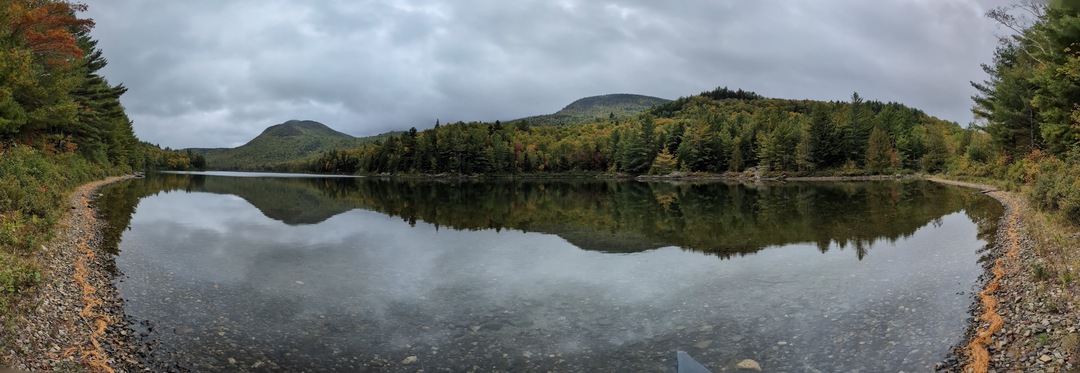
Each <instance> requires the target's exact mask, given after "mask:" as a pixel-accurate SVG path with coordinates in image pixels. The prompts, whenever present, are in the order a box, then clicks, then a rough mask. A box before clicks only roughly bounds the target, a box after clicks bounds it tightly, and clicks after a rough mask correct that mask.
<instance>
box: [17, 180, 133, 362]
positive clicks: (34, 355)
mask: <svg viewBox="0 0 1080 373" xmlns="http://www.w3.org/2000/svg"><path fill="white" fill-rule="evenodd" d="M133 177H135V176H132V175H128V176H119V177H111V178H108V179H105V180H100V181H96V182H92V183H88V184H85V185H83V186H80V187H79V188H78V189H76V190H75V191H74V192H72V193H71V194H70V195H69V196H68V201H67V202H68V206H69V207H70V208H69V209H68V212H67V213H66V214H65V215H64V217H63V218H62V219H61V221H60V222H59V223H58V225H57V226H56V232H57V234H56V236H55V237H54V238H53V239H52V240H51V241H50V242H49V243H48V244H46V245H44V246H42V248H41V250H40V251H39V252H38V253H37V255H38V259H39V261H40V263H41V264H42V281H41V283H40V284H39V285H38V288H37V291H36V292H34V293H31V294H26V295H23V296H22V298H20V299H18V302H17V305H16V306H15V308H14V310H13V311H14V312H11V314H9V315H0V322H3V323H11V324H13V325H14V326H15V329H14V331H15V334H16V335H15V336H14V341H15V343H14V345H13V346H11V348H9V349H8V350H7V351H0V358H2V360H0V361H2V364H0V365H4V366H8V367H11V368H13V369H18V370H24V371H91V372H111V371H137V370H139V369H138V365H137V363H136V360H135V358H134V356H133V351H132V349H129V348H126V347H125V346H127V343H128V340H129V338H128V337H127V336H126V334H127V332H125V330H126V329H125V328H124V321H123V320H124V319H123V308H122V307H121V304H120V301H119V299H118V298H117V292H116V288H115V286H113V284H112V274H111V270H110V268H112V266H113V263H112V260H113V259H112V256H111V255H110V254H108V253H105V252H103V251H102V249H101V245H100V243H101V232H102V224H103V223H102V222H101V221H100V219H98V218H97V216H96V213H95V210H94V208H93V206H92V205H91V204H90V201H91V200H92V199H93V198H94V197H95V196H96V195H97V191H98V190H99V189H100V188H101V187H103V186H105V185H107V184H110V183H114V182H118V181H123V180H127V179H130V178H133Z"/></svg>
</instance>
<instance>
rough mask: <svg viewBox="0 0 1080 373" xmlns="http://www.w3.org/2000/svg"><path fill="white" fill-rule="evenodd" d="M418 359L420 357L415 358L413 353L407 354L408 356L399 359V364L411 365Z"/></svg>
mask: <svg viewBox="0 0 1080 373" xmlns="http://www.w3.org/2000/svg"><path fill="white" fill-rule="evenodd" d="M419 360H420V358H417V357H416V356H415V355H413V356H409V357H406V358H405V360H402V361H401V365H413V364H416V362H417V361H419Z"/></svg>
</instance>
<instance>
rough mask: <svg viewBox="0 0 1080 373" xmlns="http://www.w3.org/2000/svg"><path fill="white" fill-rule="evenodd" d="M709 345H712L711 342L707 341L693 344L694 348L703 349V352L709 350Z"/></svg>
mask: <svg viewBox="0 0 1080 373" xmlns="http://www.w3.org/2000/svg"><path fill="white" fill-rule="evenodd" d="M711 344H712V341H709V340H705V341H701V342H698V343H695V344H694V347H697V348H700V349H703V350H704V349H706V348H709V345H711Z"/></svg>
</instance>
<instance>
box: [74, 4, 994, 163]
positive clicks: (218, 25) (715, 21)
mask: <svg viewBox="0 0 1080 373" xmlns="http://www.w3.org/2000/svg"><path fill="white" fill-rule="evenodd" d="M86 2H87V3H88V5H89V6H90V10H89V11H88V12H87V14H85V16H88V17H91V18H93V19H94V20H95V21H97V27H96V28H95V29H94V32H93V36H94V37H95V38H97V39H98V40H99V41H100V44H99V46H100V47H101V48H102V49H103V50H104V52H105V56H106V57H107V58H108V60H109V66H108V67H106V68H105V70H104V71H103V74H104V75H105V76H106V77H107V78H108V79H109V80H110V82H112V83H114V84H115V83H123V84H124V85H126V86H127V87H129V91H128V93H127V94H126V95H124V97H123V99H122V100H123V103H124V105H125V106H126V107H127V110H128V114H129V116H130V117H131V118H132V120H133V121H134V122H135V132H136V134H137V135H138V136H139V137H140V138H142V139H143V140H146V141H150V142H152V143H157V144H160V145H161V146H169V147H173V148H183V147H231V146H237V145H241V144H243V143H245V142H247V141H248V140H250V139H251V138H252V137H254V136H256V135H258V134H259V133H260V132H261V131H262V130H263V129H264V128H265V127H267V126H270V125H273V124H277V123H281V122H284V121H286V120H289V119H312V120H317V121H320V122H322V123H325V124H327V125H329V126H331V127H333V128H335V129H338V130H340V131H342V132H345V133H348V134H351V135H354V136H366V135H374V134H377V133H381V132H385V131H389V130H403V129H408V128H409V127H413V126H415V127H417V128H418V129H424V128H428V127H431V126H432V125H433V124H434V122H435V119H436V118H438V119H440V120H442V121H443V122H444V123H445V122H452V121H458V120H464V121H470V120H483V121H493V120H496V119H513V118H519V117H523V116H528V115H536V114H547V113H552V112H555V111H557V110H559V109H560V108H562V107H563V106H565V105H566V104H568V103H570V102H571V101H573V100H575V99H578V98H581V97H585V96H592V95H599V94H606V93H637V94H644V95H651V96H658V97H664V98H669V99H673V98H677V97H679V96H687V95H691V94H695V93H698V92H701V91H705V90H710V89H712V88H715V87H718V86H728V87H731V88H742V89H747V90H752V91H756V92H758V93H760V94H763V95H766V96H770V97H782V98H794V99H803V98H806V99H816V100H846V99H848V98H849V97H850V96H851V93H852V92H854V91H857V92H859V94H860V95H861V96H863V97H865V98H868V99H875V100H881V101H898V102H902V103H905V104H908V105H911V106H914V107H917V108H920V109H923V110H925V111H926V112H927V113H929V114H931V115H935V116H938V117H941V118H944V119H948V120H952V121H956V122H959V123H961V124H966V123H968V122H970V121H971V120H972V117H971V114H970V111H969V108H970V107H971V101H970V99H969V96H971V95H972V94H973V93H974V92H973V89H972V88H971V87H970V86H969V84H968V82H969V81H971V80H982V79H983V78H984V74H983V73H982V71H981V69H980V67H979V64H980V63H985V62H989V61H990V59H991V57H992V53H993V50H994V47H995V45H996V40H997V39H996V36H995V35H998V34H1001V33H1003V32H1004V31H1002V30H1000V29H998V28H997V27H995V26H994V25H993V24H992V23H991V22H990V21H989V20H987V19H986V18H985V17H984V16H983V14H984V13H985V12H986V10H987V9H989V8H991V7H993V6H997V5H1001V4H1004V3H1008V2H1009V1H1008V0H874V1H867V0H815V1H796V0H789V1H778V0H762V1H759V0H755V1H741V0H740V1H736V0H730V1H717V0H679V1H663V2H661V1H653V0H631V1H583V0H560V1H552V0H537V1H533V0H527V1H526V0H514V1H504V0H462V1H452V2H450V1H447V2H444V1H428V0H419V1H412V0H410V1H385V2H384V1H353V0H331V1H318V2H315V1H301V0H295V1H283V0H230V1H221V0H184V1H151V0H88V1H86Z"/></svg>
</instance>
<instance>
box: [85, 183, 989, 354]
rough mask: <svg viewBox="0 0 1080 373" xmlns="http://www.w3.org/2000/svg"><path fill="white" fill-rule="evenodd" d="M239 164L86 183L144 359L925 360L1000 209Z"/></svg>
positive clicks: (895, 186)
mask: <svg viewBox="0 0 1080 373" xmlns="http://www.w3.org/2000/svg"><path fill="white" fill-rule="evenodd" d="M244 176H248V177H232V176H229V174H215V175H187V174H152V175H148V176H147V177H146V178H144V179H136V180H131V181H128V182H125V183H121V184H116V185H113V186H110V187H109V188H108V189H106V190H104V191H103V196H102V197H100V198H99V199H98V202H97V204H98V206H99V207H100V208H101V209H102V210H103V214H104V215H105V216H106V218H107V219H108V221H109V223H110V227H111V229H110V230H109V231H108V232H107V237H106V243H107V244H108V245H112V246H113V247H115V250H116V267H117V268H116V269H117V270H118V276H117V280H116V283H117V286H118V288H119V290H120V294H121V296H122V298H123V299H124V302H125V306H124V307H125V311H126V313H127V314H128V315H129V317H130V320H131V321H132V323H133V325H132V328H133V329H135V331H136V332H137V333H138V335H140V337H139V338H140V343H141V345H142V347H141V348H142V349H143V350H144V351H145V352H146V353H147V355H148V357H147V361H146V362H147V363H148V364H150V365H152V366H154V367H156V368H157V369H160V370H167V369H186V370H196V371H343V372H353V371H419V370H421V369H423V370H424V371H428V372H432V371H453V372H464V371H571V372H574V371H581V372H599V371H633V372H637V371H649V372H673V371H674V369H675V365H676V364H675V352H676V350H685V351H687V352H689V353H690V354H691V355H693V356H694V357H695V358H696V359H697V360H699V361H700V362H701V363H702V364H704V365H705V366H706V367H708V368H710V369H712V370H713V371H714V372H721V371H724V370H729V371H730V370H733V369H734V366H735V364H736V363H737V362H739V361H740V360H742V359H754V360H756V361H758V362H760V363H761V365H762V367H763V368H764V370H765V371H799V372H802V371H807V372H818V371H820V372H836V371H845V372H846V371H859V372H885V371H892V372H896V371H927V370H931V369H932V367H933V366H934V364H935V363H937V362H939V361H940V360H941V359H942V358H943V357H944V356H945V355H946V353H947V352H948V351H949V349H950V347H951V346H953V345H954V344H956V343H958V342H959V341H960V340H961V338H962V335H963V333H964V331H965V327H966V320H967V317H968V307H969V306H970V305H971V302H972V299H973V293H974V291H975V289H976V288H977V283H978V277H979V275H980V273H981V264H980V257H981V255H982V254H983V251H984V247H985V246H986V245H987V242H986V240H987V239H989V238H991V237H992V234H993V230H994V229H995V224H996V223H997V220H998V219H999V217H1000V215H1001V207H1000V205H998V204H997V203H996V202H994V201H993V200H991V199H989V198H986V197H984V196H980V195H978V194H975V193H973V192H972V191H971V190H967V189H959V188H954V187H947V186H942V185H938V184H933V183H929V182H921V181H903V182H861V183H789V184H759V185H738V184H724V183H679V184H671V183H642V182H636V181H542V182H539V181H538V182H498V181H484V182H479V181H463V182H460V181H391V180H381V179H353V178H320V177H260V176H259V175H244Z"/></svg>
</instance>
